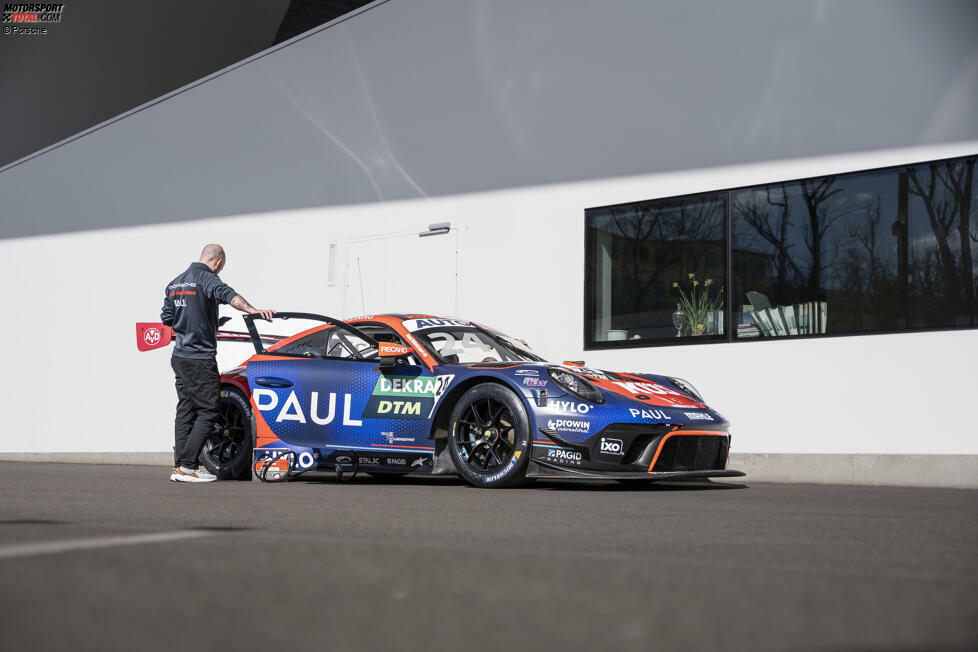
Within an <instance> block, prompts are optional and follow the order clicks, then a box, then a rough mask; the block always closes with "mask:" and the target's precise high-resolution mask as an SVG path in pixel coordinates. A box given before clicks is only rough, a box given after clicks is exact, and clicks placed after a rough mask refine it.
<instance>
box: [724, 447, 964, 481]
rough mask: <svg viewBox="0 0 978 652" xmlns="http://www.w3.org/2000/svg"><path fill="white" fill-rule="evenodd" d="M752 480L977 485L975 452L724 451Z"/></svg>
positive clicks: (735, 466)
mask: <svg viewBox="0 0 978 652" xmlns="http://www.w3.org/2000/svg"><path fill="white" fill-rule="evenodd" d="M727 466H728V467H729V468H732V469H739V470H741V471H743V472H744V473H746V474H747V477H746V478H745V480H748V481H750V480H753V481H754V482H811V483H816V484H844V485H878V486H901V487H950V488H956V489H978V455H870V454H862V455H838V454H814V453H811V454H809V453H730V460H729V462H728V463H727Z"/></svg>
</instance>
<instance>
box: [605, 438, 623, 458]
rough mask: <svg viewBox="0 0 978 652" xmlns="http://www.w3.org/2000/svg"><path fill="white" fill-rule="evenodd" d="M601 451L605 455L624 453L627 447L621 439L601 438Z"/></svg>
mask: <svg viewBox="0 0 978 652" xmlns="http://www.w3.org/2000/svg"><path fill="white" fill-rule="evenodd" d="M601 452H602V453H603V454H604V455H618V456H621V455H624V454H625V447H624V445H623V444H622V442H621V440H620V439H610V438H608V437H602V438H601Z"/></svg>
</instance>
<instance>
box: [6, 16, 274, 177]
mask: <svg viewBox="0 0 978 652" xmlns="http://www.w3.org/2000/svg"><path fill="white" fill-rule="evenodd" d="M4 4H5V5H6V2H5V3H4ZM64 4H65V7H64V13H63V16H62V21H61V22H60V23H56V24H54V23H48V24H46V25H45V29H47V34H44V35H43V36H27V35H12V34H10V35H8V34H6V33H3V34H2V35H0V116H2V117H3V124H4V127H5V129H4V134H3V138H2V139H0V165H3V164H7V163H10V162H11V161H14V160H16V159H19V158H21V157H22V156H26V155H29V154H31V153H32V152H35V151H37V150H39V149H41V148H42V147H47V146H48V145H50V144H52V143H54V142H57V141H60V140H62V139H63V138H67V137H69V136H71V135H72V134H75V133H77V132H79V131H81V130H83V129H86V128H88V127H91V126H92V125H94V124H98V123H100V122H102V121H104V120H108V119H110V118H112V117H113V116H116V115H118V114H119V113H121V112H123V111H127V110H129V109H131V108H133V107H135V106H139V105H141V104H143V103H145V102H148V101H150V100H152V99H154V98H156V97H158V96H160V95H162V94H164V93H168V92H169V91H172V90H174V89H176V88H180V87H181V86H184V85H185V84H188V83H191V82H193V81H195V80H198V79H200V78H202V77H205V76H207V75H209V74H211V73H212V72H214V71H216V70H220V69H222V68H224V67H226V66H229V65H231V64H233V63H236V62H238V61H241V60H242V59H244V58H246V57H250V56H251V55H253V54H255V53H257V52H261V51H262V50H264V49H266V48H268V47H269V46H270V45H271V44H272V42H273V39H274V37H275V32H276V30H277V29H278V27H279V24H280V23H281V22H282V16H283V15H284V14H285V10H286V9H287V8H288V6H289V0H207V1H206V2H199V1H198V0H167V1H166V2H133V1H132V0H84V1H83V2H74V1H72V0H68V2H66V3H64ZM8 26H9V25H4V27H8ZM0 31H2V30H0ZM12 125H16V128H15V129H11V128H9V127H10V126H12Z"/></svg>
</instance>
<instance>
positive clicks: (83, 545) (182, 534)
mask: <svg viewBox="0 0 978 652" xmlns="http://www.w3.org/2000/svg"><path fill="white" fill-rule="evenodd" d="M215 534H221V533H220V532H216V531H207V530H174V531H172V532H156V533H153V534H133V535H129V536H118V537H98V538H95V539H69V540H67V541H47V542H41V543H18V544H13V545H9V546H0V560H2V559H16V558H18V557H33V556H35V555H56V554H59V553H62V552H73V551H76V550H93V549H95V548H111V547H114V546H133V545H139V544H141V543H161V542H164V541H179V540H180V539H197V538H199V537H209V536H213V535H215Z"/></svg>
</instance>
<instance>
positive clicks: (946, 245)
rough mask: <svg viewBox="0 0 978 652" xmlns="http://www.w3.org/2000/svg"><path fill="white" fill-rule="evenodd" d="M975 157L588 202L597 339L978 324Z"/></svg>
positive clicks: (589, 326)
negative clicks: (727, 273) (599, 204)
mask: <svg viewBox="0 0 978 652" xmlns="http://www.w3.org/2000/svg"><path fill="white" fill-rule="evenodd" d="M975 162H976V157H968V158H963V159H955V160H948V161H936V162H933V163H924V164H919V165H912V166H905V167H899V168H890V169H887V170H881V171H872V172H862V173H854V174H845V175H833V176H825V177H820V178H816V179H806V180H802V181H792V182H785V183H777V184H771V185H765V186H756V187H753V188H747V189H741V190H734V191H725V192H718V193H711V194H706V195H696V196H689V197H681V198H673V199H664V200H652V201H647V202H639V203H635V204H623V205H620V206H611V207H604V208H596V209H590V210H588V211H587V212H586V223H587V238H586V257H585V260H586V269H585V274H586V288H587V291H586V295H587V296H586V299H587V300H586V306H585V310H586V330H587V332H586V339H587V342H588V343H589V344H597V343H605V342H616V341H623V340H632V339H636V340H639V341H640V342H641V341H655V340H658V341H660V342H662V341H666V340H671V341H675V338H677V337H680V338H695V337H699V338H700V340H697V341H703V340H710V339H727V338H728V337H729V338H730V339H733V338H738V339H746V338H762V337H791V336H802V335H809V336H810V335H822V334H833V333H835V334H843V333H860V332H880V331H894V330H903V329H915V328H947V327H960V326H978V261H976V260H975V257H976V255H978V251H976V250H978V202H976V201H975V198H974V195H975V186H976V185H978V180H976V178H975V177H976V172H975ZM728 204H729V214H730V222H731V223H730V232H731V234H732V238H731V240H730V242H729V243H728V242H727V241H726V238H725V234H726V229H727V222H726V220H727V209H728ZM727 252H729V255H730V257H731V271H732V279H725V278H724V268H725V265H726V262H725V255H728V254H727ZM707 280H709V281H710V282H709V284H708V283H707ZM725 290H730V297H729V303H730V305H731V307H732V314H730V315H726V314H725V309H726V305H725V302H726V301H727V300H728V299H727V298H726V297H725ZM728 319H729V320H730V323H732V324H734V326H735V329H734V333H731V334H726V333H724V324H725V323H727V320H728Z"/></svg>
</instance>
